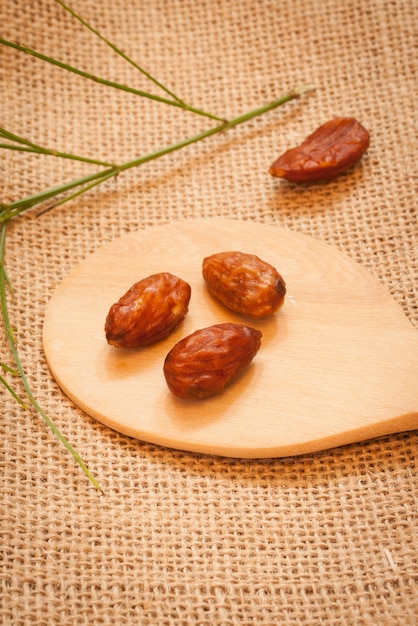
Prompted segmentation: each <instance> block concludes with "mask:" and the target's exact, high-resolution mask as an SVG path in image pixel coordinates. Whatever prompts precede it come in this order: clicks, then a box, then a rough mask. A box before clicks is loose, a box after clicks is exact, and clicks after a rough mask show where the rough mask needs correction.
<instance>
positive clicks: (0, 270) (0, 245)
mask: <svg viewBox="0 0 418 626" xmlns="http://www.w3.org/2000/svg"><path fill="white" fill-rule="evenodd" d="M6 231H7V224H3V225H2V227H1V233H0V303H1V311H2V317H3V325H4V329H5V332H6V337H7V340H8V342H9V346H10V350H11V352H12V355H13V359H14V361H15V364H16V368H17V371H18V372H19V376H20V379H21V381H22V384H23V387H24V389H25V391H26V395H27V397H28V399H29V402H30V404H31V405H32V406H33V408H34V409H35V410H36V412H37V413H38V414H39V415H40V416H41V417H42V418H43V419H44V420H45V422H46V423H47V425H48V426H49V428H50V429H51V430H52V431H53V433H54V434H55V435H56V436H57V437H58V439H59V440H60V441H61V443H62V444H63V445H64V446H65V448H66V449H67V450H68V452H70V454H71V455H72V456H73V458H74V459H75V461H76V462H77V463H78V464H79V465H80V467H81V468H82V470H83V471H84V472H85V474H86V475H87V477H88V478H89V479H90V481H91V482H92V483H93V485H94V486H95V487H96V488H97V489H99V490H100V491H101V487H100V485H99V483H98V481H97V480H96V479H95V478H94V476H93V475H92V474H91V472H90V470H89V469H88V467H87V465H86V464H85V462H84V461H83V459H82V458H81V457H80V455H79V454H78V452H76V451H75V450H74V448H73V447H72V446H71V445H70V443H69V442H68V441H67V439H66V438H65V437H64V436H63V435H62V433H61V432H60V430H59V429H58V428H57V427H56V426H55V424H54V422H53V421H52V420H51V419H50V418H49V417H48V415H47V414H46V413H45V411H44V410H43V409H42V407H41V406H40V405H39V404H38V402H37V400H36V398H35V397H34V395H33V393H32V390H31V388H30V385H29V382H28V379H27V377H26V372H25V370H24V368H23V366H22V363H21V360H20V357H19V353H18V349H17V346H16V343H15V339H14V333H13V330H12V327H11V325H10V319H9V310H8V305H7V296H6V282H7V281H6V279H5V274H4V259H5V242H6ZM0 381H1V382H2V383H3V384H5V383H6V384H5V386H6V388H7V389H8V390H9V391H10V392H11V393H12V395H13V396H14V397H15V398H16V399H17V400H19V398H18V397H17V394H15V392H14V391H13V390H12V389H11V388H10V386H9V385H8V384H7V382H6V381H5V380H4V379H3V377H0Z"/></svg>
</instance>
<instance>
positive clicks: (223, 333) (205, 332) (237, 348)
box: [164, 323, 261, 400]
mask: <svg viewBox="0 0 418 626" xmlns="http://www.w3.org/2000/svg"><path fill="white" fill-rule="evenodd" d="M260 345H261V332H260V331H259V330H256V329H255V328H250V327H249V326H244V325H242V324H232V323H225V324H215V325H214V326H209V327H207V328H203V329H201V330H197V331H196V332H194V333H192V334H191V335H189V336H188V337H185V338H184V339H182V340H181V341H179V342H178V343H177V344H176V345H175V346H174V347H173V348H172V350H170V352H169V353H168V354H167V356H166V359H165V362H164V376H165V379H166V382H167V385H168V388H169V389H170V391H171V392H172V393H173V394H174V395H176V396H178V397H180V398H188V399H192V400H193V399H194V400H195V399H201V398H207V397H209V396H213V395H215V394H218V393H220V392H222V391H223V390H224V389H225V387H227V386H228V385H229V384H230V383H232V381H233V380H235V379H236V378H237V377H238V376H239V375H240V374H241V372H242V371H243V370H244V369H245V368H246V367H247V366H248V365H249V364H250V363H251V361H252V360H253V358H254V357H255V355H256V354H257V352H258V350H259V348H260Z"/></svg>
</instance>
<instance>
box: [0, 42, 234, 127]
mask: <svg viewBox="0 0 418 626" xmlns="http://www.w3.org/2000/svg"><path fill="white" fill-rule="evenodd" d="M0 44H3V45H4V46H9V48H14V49H15V50H19V51H20V52H24V53H25V54H29V55H31V56H33V57H36V58H37V59H41V60H42V61H46V62H47V63H51V64H52V65H56V66H57V67H60V68H61V69H64V70H67V71H68V72H73V73H74V74H77V75H78V76H82V77H83V78H88V79H89V80H92V81H94V82H95V83H99V84H101V85H105V86H107V87H113V88H114V89H121V90H122V91H128V92H129V93H133V94H135V95H137V96H142V97H143V98H149V99H150V100H155V101H157V102H162V103H164V104H169V105H171V106H175V107H178V108H180V109H186V110H187V111H190V112H191V113H196V114H197V115H202V116H204V117H209V118H211V119H213V120H217V121H224V120H222V118H221V117H219V116H217V115H213V114H212V113H207V112H206V111H202V110H201V109H197V108H195V107H191V106H189V105H185V104H183V103H182V102H178V101H177V100H169V99H168V98H163V97H162V96H157V95H155V94H152V93H148V92H146V91H141V90H140V89H134V88H133V87H129V86H128V85H122V84H120V83H115V82H113V81H111V80H106V79H105V78H100V77H99V76H94V75H93V74H89V73H88V72H84V71H83V70H79V69H78V68H77V67H73V66H72V65H68V64H67V63H63V62H62V61H58V60H57V59H54V58H53V57H49V56H47V55H45V54H42V53H41V52H37V51H36V50H33V49H32V48H28V46H22V45H20V44H18V43H13V42H12V41H8V40H7V39H3V38H2V37H0Z"/></svg>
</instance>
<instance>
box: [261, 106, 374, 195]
mask: <svg viewBox="0 0 418 626" xmlns="http://www.w3.org/2000/svg"><path fill="white" fill-rule="evenodd" d="M369 145H370V135H369V133H368V132H367V130H366V129H365V128H364V127H363V126H362V125H361V124H360V122H358V121H357V120H356V119H354V118H352V117H337V118H335V119H333V120H331V121H329V122H326V124H323V125H322V126H320V127H319V128H318V129H317V130H316V131H315V132H314V133H312V135H310V136H309V137H308V138H307V139H305V141H304V142H303V143H302V144H301V145H300V146H298V147H297V148H292V149H291V150H288V151H287V152H285V153H284V154H283V155H282V156H280V157H279V158H278V159H277V160H276V161H274V163H273V164H272V165H271V166H270V169H269V173H270V174H271V175H272V176H275V177H277V178H285V179H287V180H290V181H291V182H294V183H310V182H318V181H324V180H329V179H332V178H335V177H336V176H338V175H339V174H341V173H342V172H344V171H345V170H347V169H348V168H349V167H351V166H352V165H354V164H355V163H357V162H358V161H359V160H360V159H361V157H362V156H363V154H364V153H365V152H366V150H367V148H368V147H369Z"/></svg>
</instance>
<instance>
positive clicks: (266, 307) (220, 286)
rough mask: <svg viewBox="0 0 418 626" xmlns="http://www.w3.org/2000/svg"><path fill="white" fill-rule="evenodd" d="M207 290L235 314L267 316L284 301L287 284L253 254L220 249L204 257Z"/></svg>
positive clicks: (270, 266)
mask: <svg viewBox="0 0 418 626" xmlns="http://www.w3.org/2000/svg"><path fill="white" fill-rule="evenodd" d="M202 274H203V278H204V279H205V281H206V284H207V286H208V288H209V291H210V292H211V293H212V294H213V295H214V296H215V298H217V299H218V300H220V301H221V302H222V303H223V304H224V305H225V306H227V307H228V308H229V309H231V310H232V311H235V312H236V313H241V314H243V315H249V316H251V317H256V318H260V317H267V316H268V315H271V314H272V313H274V312H275V311H277V310H278V309H279V308H280V307H281V306H282V305H283V303H284V297H285V294H286V284H285V282H284V280H283V278H282V277H281V276H280V274H279V272H278V271H277V270H276V269H275V268H274V267H273V266H272V265H270V264H269V263H266V262H265V261H262V260H261V259H259V258H258V257H257V256H255V255H254V254H245V253H244V252H236V251H235V252H219V253H217V254H212V255H211V256H209V257H206V258H205V259H204V260H203V266H202Z"/></svg>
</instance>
